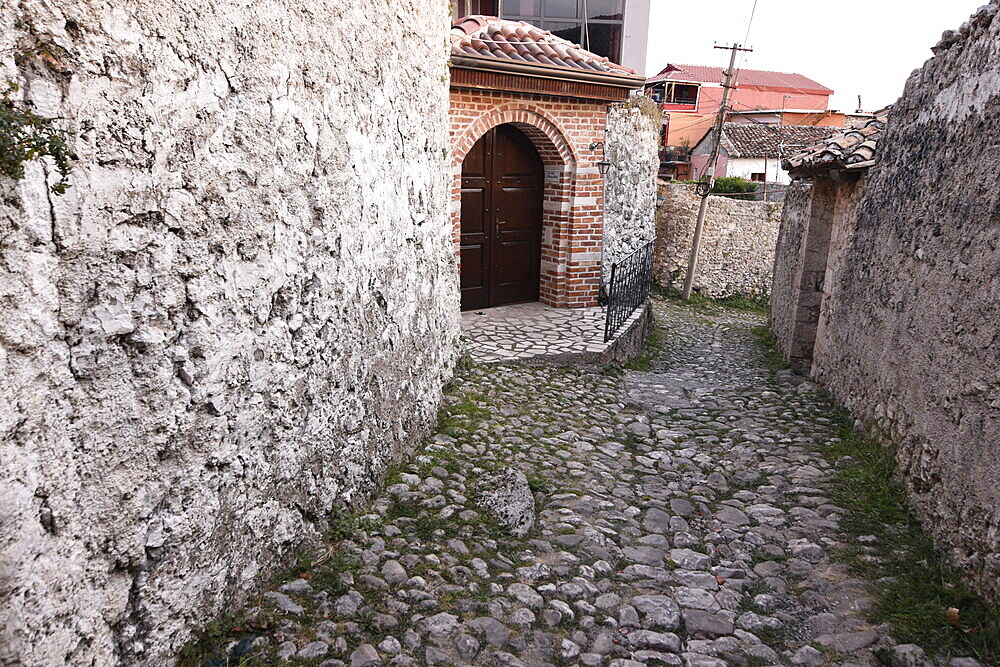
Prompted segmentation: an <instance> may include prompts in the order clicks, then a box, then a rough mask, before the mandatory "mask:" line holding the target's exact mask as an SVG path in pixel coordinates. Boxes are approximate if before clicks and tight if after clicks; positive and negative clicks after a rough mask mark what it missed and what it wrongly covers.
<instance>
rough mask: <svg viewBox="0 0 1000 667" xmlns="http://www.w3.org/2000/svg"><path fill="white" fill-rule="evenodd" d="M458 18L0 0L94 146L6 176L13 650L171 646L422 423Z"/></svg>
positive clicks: (443, 253)
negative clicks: (451, 26) (66, 166)
mask: <svg viewBox="0 0 1000 667" xmlns="http://www.w3.org/2000/svg"><path fill="white" fill-rule="evenodd" d="M447 12H448V8H447V6H446V3H445V2H443V0H438V1H433V2H423V1H421V2H416V1H411V0H403V1H401V2H391V3H386V2H381V1H375V0H364V1H362V2H356V1H350V2H348V1H346V0H328V1H327V2H322V3H296V2H284V1H279V2H274V3H263V4H261V3H257V4H255V5H253V6H250V5H246V6H242V5H233V4H226V5H223V4H221V3H218V2H214V1H211V0H210V1H209V2H191V1H189V0H176V1H173V2H168V1H167V0H150V1H147V2H143V3H126V4H122V3H105V2H97V1H96V0H74V1H72V2H71V1H68V0H56V1H55V2H41V1H37V0H27V1H26V2H20V3H12V2H3V3H0V35H2V38H0V53H2V54H3V55H2V61H0V77H2V78H3V80H6V79H10V80H13V81H16V82H17V83H19V84H20V85H21V87H22V89H23V90H24V91H26V94H27V96H28V97H29V98H30V99H31V100H32V101H33V102H34V103H35V105H36V108H37V109H38V110H39V111H40V112H41V113H44V114H48V115H60V116H63V117H65V118H66V119H67V121H66V122H67V123H68V124H69V125H70V126H71V127H72V129H73V130H74V131H75V132H76V139H75V141H74V143H73V149H74V150H75V152H76V153H77V155H78V156H79V163H78V165H77V167H76V169H75V172H74V174H73V177H72V188H71V189H70V191H69V192H68V193H67V194H66V195H65V196H62V197H54V196H51V195H50V194H49V193H47V192H46V182H47V181H48V182H52V181H53V178H54V177H53V175H52V174H51V173H50V172H49V171H48V170H47V168H46V167H43V166H41V165H40V164H38V163H32V164H29V166H28V171H29V173H28V176H27V178H25V179H24V180H23V181H21V182H18V183H13V182H10V181H2V182H0V189H2V198H0V295H2V296H0V303H2V310H3V312H2V317H0V396H2V397H3V403H2V405H0V477H2V479H3V486H2V489H0V507H2V510H0V663H3V664H14V663H24V664H33V665H55V664H101V665H109V664H115V663H120V664H158V665H159V664H166V662H167V658H168V656H170V655H172V654H175V653H176V651H177V650H178V649H179V648H180V646H181V645H182V644H183V643H184V642H185V640H186V639H187V637H188V634H189V630H190V629H191V628H192V627H193V626H197V625H199V624H201V623H203V622H205V621H207V620H208V619H210V618H212V617H213V616H215V615H216V614H217V613H218V612H219V611H220V610H222V609H223V608H224V607H225V606H226V605H228V604H230V603H232V602H239V600H241V599H243V598H244V597H245V596H246V595H247V593H248V592H250V591H252V590H253V589H254V587H255V586H257V585H258V581H259V580H260V578H261V577H262V576H263V575H266V574H268V573H269V572H271V571H272V570H273V569H274V568H275V566H276V565H277V564H278V563H281V562H284V561H286V560H287V559H288V558H289V554H290V553H291V552H292V551H294V550H297V549H299V548H300V545H301V544H302V542H303V541H309V540H310V539H312V538H314V537H315V536H317V535H318V533H319V532H320V530H321V528H322V526H323V524H324V520H325V518H326V517H327V516H328V515H329V513H330V511H331V509H333V508H334V506H335V504H336V503H338V502H347V501H353V500H356V499H358V498H360V497H362V496H364V495H365V494H367V493H368V492H369V491H370V490H371V488H372V485H373V483H374V481H375V480H376V479H377V478H378V477H379V476H380V473H381V471H383V470H384V469H385V468H386V466H387V465H388V464H389V463H390V462H391V461H392V460H393V459H394V458H397V457H398V455H399V454H400V452H401V451H403V450H404V449H406V448H407V447H408V446H410V445H411V444H412V443H414V441H415V440H416V439H419V437H420V436H421V434H423V433H424V432H425V431H426V429H427V428H428V426H429V424H430V423H431V422H432V420H433V418H434V416H435V413H436V409H437V405H438V402H439V398H440V387H441V385H442V382H443V381H444V380H445V379H446V377H447V376H448V375H449V374H450V368H451V367H452V364H453V360H454V355H455V353H454V350H453V343H454V341H455V339H456V338H457V336H458V333H459V329H458V301H457V296H456V295H457V287H456V283H457V280H456V276H455V269H454V256H453V249H452V247H451V238H450V229H449V225H448V220H447V216H448V211H447V201H448V188H449V183H448V176H447V164H446V158H447V153H448V134H447V103H448V98H447V95H448V89H447V80H448V70H447V66H446V59H447V56H446V51H445V44H444V41H443V39H442V34H443V31H444V28H445V26H446V25H447ZM35 44H42V45H43V47H44V48H43V49H42V50H41V53H42V55H40V56H38V57H27V58H21V57H18V58H17V59H15V57H14V53H15V51H16V50H17V49H19V48H22V47H25V46H33V45H35ZM400 46H403V48H400ZM289 594H290V593H289V592H282V593H281V594H280V595H275V596H274V600H275V602H276V603H278V604H282V605H285V606H287V607H288V608H289V609H290V610H294V609H295V607H294V603H292V602H290V599H289V598H288V595H289ZM345 604H346V603H345Z"/></svg>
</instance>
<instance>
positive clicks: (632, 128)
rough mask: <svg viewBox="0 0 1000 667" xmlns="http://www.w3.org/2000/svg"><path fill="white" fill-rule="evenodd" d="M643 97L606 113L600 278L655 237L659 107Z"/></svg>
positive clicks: (605, 277) (605, 278)
mask: <svg viewBox="0 0 1000 667" xmlns="http://www.w3.org/2000/svg"><path fill="white" fill-rule="evenodd" d="M651 106H652V105H651V104H650V103H649V101H648V100H647V99H646V98H640V97H635V98H633V101H632V103H631V104H630V105H628V106H615V107H612V108H611V110H610V111H609V112H608V126H607V130H606V132H605V156H606V158H607V160H608V161H609V162H610V163H611V168H610V170H609V171H608V175H607V177H606V179H605V186H604V187H605V190H604V261H603V266H604V276H603V277H604V281H605V282H607V280H608V277H609V274H610V270H611V266H612V264H616V263H618V262H620V261H621V260H622V259H624V258H625V257H628V256H629V255H630V254H631V253H633V252H635V251H636V250H637V249H639V248H642V247H643V246H645V245H646V244H647V243H649V242H650V241H652V240H653V238H654V237H655V236H656V224H655V220H654V218H655V212H656V173H657V171H658V170H659V168H660V158H659V155H658V153H657V150H656V146H657V143H658V136H659V135H658V126H659V122H658V118H659V116H658V112H657V111H656V109H655V108H653V109H652V110H650V107H651Z"/></svg>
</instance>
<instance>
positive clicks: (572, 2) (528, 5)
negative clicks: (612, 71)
mask: <svg viewBox="0 0 1000 667" xmlns="http://www.w3.org/2000/svg"><path fill="white" fill-rule="evenodd" d="M466 1H467V2H473V3H474V2H477V1H478V2H482V3H483V4H486V2H488V1H489V0H466ZM502 7H503V18H505V19H513V20H517V21H527V22H528V23H533V24H535V25H537V26H539V27H541V28H544V29H545V30H551V31H552V32H553V33H554V34H556V35H558V36H559V37H562V38H563V39H567V40H569V41H571V42H573V43H574V44H580V45H582V46H583V47H584V48H585V49H588V50H590V51H593V52H594V53H596V54H597V55H599V56H604V57H606V58H609V59H610V60H612V61H613V62H620V61H621V56H622V37H623V35H624V33H623V30H622V24H623V22H624V18H625V0H504V1H503V5H502Z"/></svg>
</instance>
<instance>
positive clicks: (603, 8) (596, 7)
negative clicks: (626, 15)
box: [587, 0, 625, 21]
mask: <svg viewBox="0 0 1000 667" xmlns="http://www.w3.org/2000/svg"><path fill="white" fill-rule="evenodd" d="M624 5H625V1H624V0H587V17H588V18H592V19H606V20H615V21H621V20H622V12H623V11H624Z"/></svg>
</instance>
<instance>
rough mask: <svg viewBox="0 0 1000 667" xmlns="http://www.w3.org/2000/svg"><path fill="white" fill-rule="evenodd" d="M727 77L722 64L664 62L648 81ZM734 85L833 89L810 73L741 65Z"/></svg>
mask: <svg viewBox="0 0 1000 667" xmlns="http://www.w3.org/2000/svg"><path fill="white" fill-rule="evenodd" d="M725 78H726V74H725V71H724V69H723V68H722V67H708V66H705V65H673V64H671V65H667V66H666V67H665V68H663V71H661V72H660V73H659V74H657V75H656V76H654V77H652V78H651V79H649V81H648V82H647V83H657V82H659V81H689V82H695V83H722V82H723V81H724V80H725ZM736 85H737V86H739V87H741V88H750V87H759V88H773V89H780V90H789V91H792V92H801V93H808V94H813V95H832V94H833V91H832V90H831V89H829V88H827V87H826V86H824V85H823V84H821V83H817V82H815V81H813V80H812V79H810V78H809V77H806V76H802V75H801V74H791V73H788V72H767V71H764V70H759V69H741V70H739V72H738V74H737V75H736Z"/></svg>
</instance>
